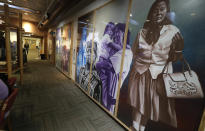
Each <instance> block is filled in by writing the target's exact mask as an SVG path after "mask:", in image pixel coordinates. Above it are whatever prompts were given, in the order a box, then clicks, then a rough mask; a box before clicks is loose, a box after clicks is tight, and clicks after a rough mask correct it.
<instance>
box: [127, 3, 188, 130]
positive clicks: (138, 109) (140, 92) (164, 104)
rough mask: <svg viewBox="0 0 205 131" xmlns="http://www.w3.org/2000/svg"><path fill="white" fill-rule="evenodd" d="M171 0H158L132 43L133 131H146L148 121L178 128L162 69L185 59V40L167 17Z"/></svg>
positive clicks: (131, 88)
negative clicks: (183, 52)
mask: <svg viewBox="0 0 205 131" xmlns="http://www.w3.org/2000/svg"><path fill="white" fill-rule="evenodd" d="M169 12H170V7H169V0H156V1H155V2H154V3H153V5H152V7H151V8H150V11H149V14H148V17H147V20H146V21H145V23H144V26H143V28H142V29H141V30H140V32H139V33H138V36H137V38H136V41H135V43H134V44H133V47H132V51H133V67H132V70H131V75H130V79H129V102H130V105H131V106H132V107H133V130H141V131H142V130H144V128H145V125H146V123H147V121H148V120H153V121H160V122H164V123H166V124H169V125H171V126H174V127H177V120H176V113H175V109H174V101H173V100H170V99H168V98H167V97H166V93H165V87H164V81H163V78H162V73H163V68H164V67H165V64H166V63H167V62H168V63H169V64H168V66H167V68H168V71H169V72H172V70H173V69H172V62H173V61H175V60H176V59H177V58H181V57H182V49H183V45H184V42H183V38H182V37H181V35H180V32H179V29H178V28H177V27H176V26H174V25H173V24H172V22H171V21H170V20H169V18H168V17H167V14H168V13H169Z"/></svg>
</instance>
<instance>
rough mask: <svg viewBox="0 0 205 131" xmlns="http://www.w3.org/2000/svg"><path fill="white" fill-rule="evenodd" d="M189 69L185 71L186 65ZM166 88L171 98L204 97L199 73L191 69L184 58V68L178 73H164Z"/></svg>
mask: <svg viewBox="0 0 205 131" xmlns="http://www.w3.org/2000/svg"><path fill="white" fill-rule="evenodd" d="M185 65H186V66H187V67H188V71H184V66H185ZM163 79H164V84H165V90H166V94H167V97H169V98H203V91H202V88H201V84H200V82H199V79H198V76H197V74H196V73H195V72H194V71H193V70H191V68H190V66H189V64H188V63H187V62H186V60H185V59H183V70H182V72H177V73H168V71H167V72H165V73H164V74H163Z"/></svg>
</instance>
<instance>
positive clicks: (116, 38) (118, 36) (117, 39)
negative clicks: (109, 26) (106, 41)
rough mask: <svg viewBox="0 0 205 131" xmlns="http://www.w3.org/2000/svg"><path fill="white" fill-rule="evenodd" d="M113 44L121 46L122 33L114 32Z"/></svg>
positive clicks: (119, 31)
mask: <svg viewBox="0 0 205 131" xmlns="http://www.w3.org/2000/svg"><path fill="white" fill-rule="evenodd" d="M114 42H115V43H116V44H119V45H122V42H123V32H122V31H121V30H117V31H115V36H114Z"/></svg>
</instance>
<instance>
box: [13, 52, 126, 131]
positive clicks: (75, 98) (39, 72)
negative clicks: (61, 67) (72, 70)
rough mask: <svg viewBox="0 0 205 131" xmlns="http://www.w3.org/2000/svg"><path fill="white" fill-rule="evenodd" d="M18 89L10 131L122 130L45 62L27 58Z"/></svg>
mask: <svg viewBox="0 0 205 131" xmlns="http://www.w3.org/2000/svg"><path fill="white" fill-rule="evenodd" d="M29 53H31V52H29ZM19 89H20V90H19V94H18V96H17V99H16V101H15V104H14V106H13V109H12V111H11V123H12V127H13V131H123V130H125V129H124V128H122V127H121V126H120V125H119V124H118V123H116V122H115V121H114V120H113V119H112V118H111V117H110V116H108V115H107V114H106V113H105V112H104V111H102V109H101V108H99V107H98V106H97V105H96V104H95V103H94V102H93V101H92V100H90V99H89V98H88V97H87V96H86V95H85V94H84V93H83V92H82V91H81V90H80V89H79V88H78V87H76V86H75V85H74V83H73V82H72V81H71V80H69V79H68V78H66V77H65V76H64V75H62V74H61V73H60V72H59V71H57V70H56V69H55V68H54V67H53V66H51V65H50V63H49V62H48V61H45V60H37V59H33V60H32V59H31V58H30V59H29V62H28V64H27V66H26V69H25V70H24V85H23V86H21V87H19Z"/></svg>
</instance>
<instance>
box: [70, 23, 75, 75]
mask: <svg viewBox="0 0 205 131" xmlns="http://www.w3.org/2000/svg"><path fill="white" fill-rule="evenodd" d="M70 27H71V46H70V58H69V60H70V61H69V64H70V65H69V67H70V69H69V71H70V72H69V77H70V78H72V72H73V71H72V67H73V62H72V61H73V55H75V54H73V33H74V24H73V22H72V23H71V26H70Z"/></svg>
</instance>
